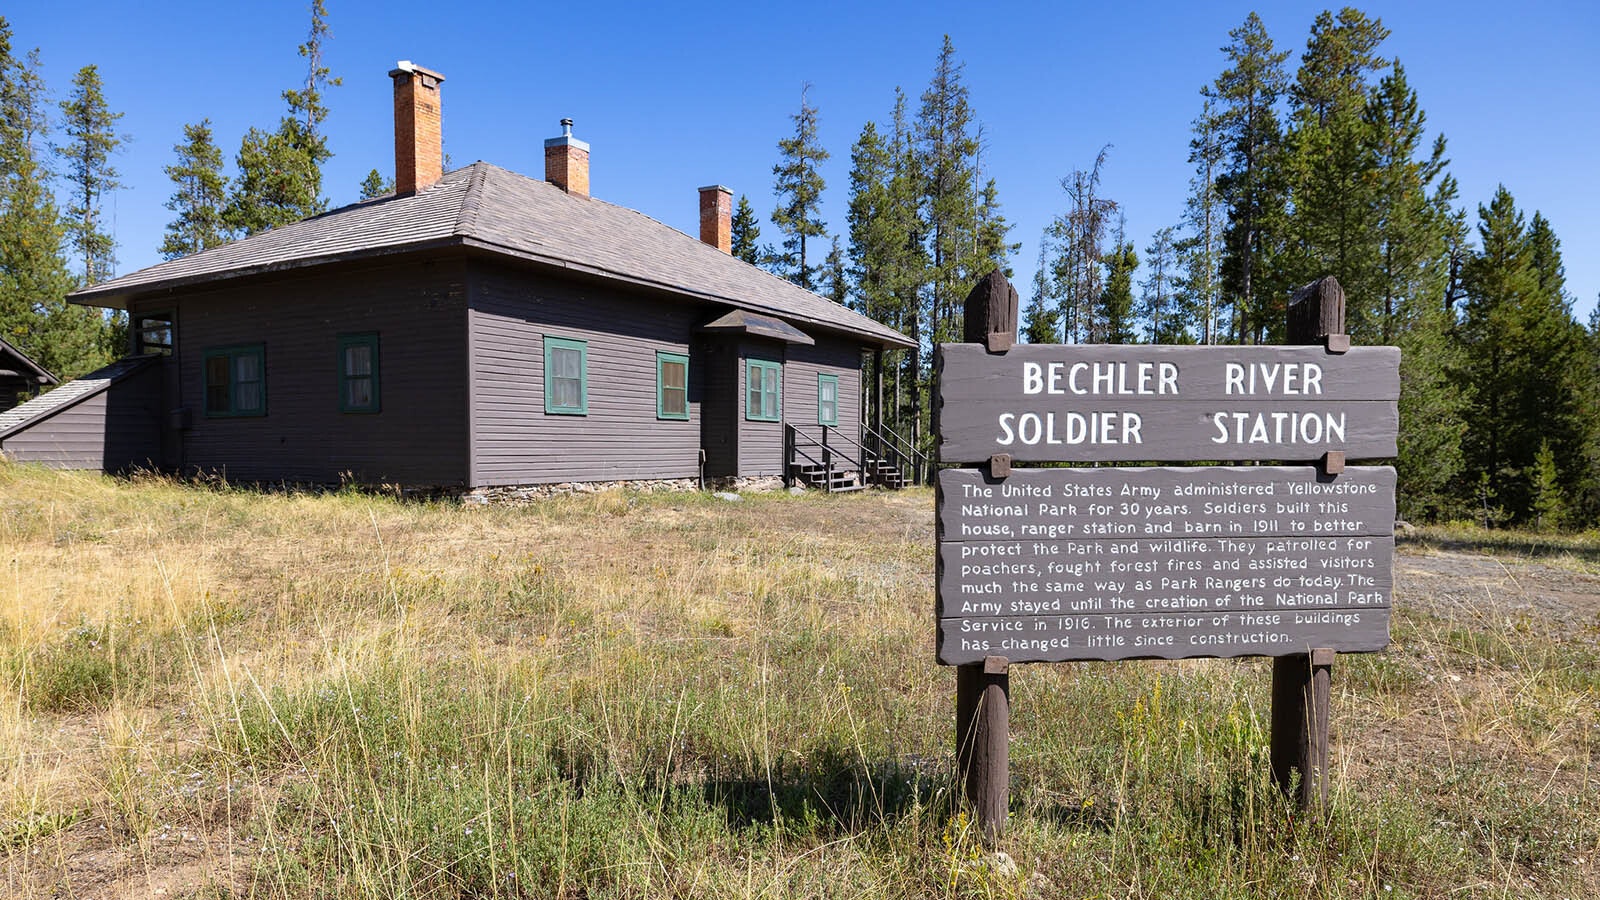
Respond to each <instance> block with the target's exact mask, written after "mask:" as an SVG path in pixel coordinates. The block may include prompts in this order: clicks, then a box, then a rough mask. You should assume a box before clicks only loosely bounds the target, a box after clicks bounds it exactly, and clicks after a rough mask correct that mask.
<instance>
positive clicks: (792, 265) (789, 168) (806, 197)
mask: <svg viewBox="0 0 1600 900" xmlns="http://www.w3.org/2000/svg"><path fill="white" fill-rule="evenodd" d="M810 88H811V86H810V85H809V84H808V85H806V86H805V87H804V88H802V89H801V91H800V111H799V112H798V113H795V114H794V116H792V117H791V118H793V119H794V136H793V137H787V138H784V139H782V140H780V141H778V164H777V165H775V166H773V167H772V174H773V176H774V177H775V178H776V179H777V180H776V182H775V183H774V184H773V187H772V192H773V194H775V195H777V197H778V207H777V208H776V209H774V210H773V211H772V224H774V225H776V226H778V230H779V231H781V232H783V234H784V239H783V252H782V253H780V254H778V257H777V266H778V271H779V272H780V273H781V274H782V275H783V276H784V277H786V278H788V279H789V280H790V281H792V282H794V283H795V284H797V285H799V286H800V287H803V288H805V289H806V290H808V291H809V290H811V289H812V287H813V286H814V285H815V284H816V278H815V274H816V272H815V269H816V267H815V266H813V265H812V263H811V262H810V261H809V260H808V259H807V256H806V239H807V238H814V237H822V236H823V235H824V234H826V233H827V226H826V225H825V224H824V223H823V221H822V217H821V206H822V192H823V190H824V189H825V188H826V187H827V182H825V181H824V180H823V178H822V173H821V171H820V170H819V168H818V167H819V166H821V165H822V163H824V162H826V161H827V160H828V156H829V154H828V151H827V150H825V149H823V147H822V145H821V144H820V143H818V142H817V108H816V107H815V106H812V105H811V103H810V101H809V100H808V99H807V97H806V95H807V93H808V92H809V91H810Z"/></svg>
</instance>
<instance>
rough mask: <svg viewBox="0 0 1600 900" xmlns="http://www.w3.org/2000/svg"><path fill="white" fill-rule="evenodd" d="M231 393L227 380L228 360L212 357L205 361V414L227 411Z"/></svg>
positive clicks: (221, 357) (223, 357) (222, 357)
mask: <svg viewBox="0 0 1600 900" xmlns="http://www.w3.org/2000/svg"><path fill="white" fill-rule="evenodd" d="M231 397H232V392H231V390H230V387H229V380H228V358H227V357H226V356H213V357H210V358H209V359H207V360H206V412H212V413H225V412H227V411H228V405H229V400H230V398H231Z"/></svg>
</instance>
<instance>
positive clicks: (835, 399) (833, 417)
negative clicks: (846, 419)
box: [817, 375, 839, 425]
mask: <svg viewBox="0 0 1600 900" xmlns="http://www.w3.org/2000/svg"><path fill="white" fill-rule="evenodd" d="M817 424H818V425H838V424H839V376H837V375H818V376H817Z"/></svg>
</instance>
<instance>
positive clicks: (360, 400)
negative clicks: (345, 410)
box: [344, 378, 372, 408]
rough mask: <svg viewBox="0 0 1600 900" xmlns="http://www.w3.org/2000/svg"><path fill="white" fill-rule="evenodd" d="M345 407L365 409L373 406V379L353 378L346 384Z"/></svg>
mask: <svg viewBox="0 0 1600 900" xmlns="http://www.w3.org/2000/svg"><path fill="white" fill-rule="evenodd" d="M344 391H345V394H344V404H345V406H350V407H356V408H365V407H368V406H371V405H372V379H370V378H352V379H350V380H349V381H346V382H345V383H344Z"/></svg>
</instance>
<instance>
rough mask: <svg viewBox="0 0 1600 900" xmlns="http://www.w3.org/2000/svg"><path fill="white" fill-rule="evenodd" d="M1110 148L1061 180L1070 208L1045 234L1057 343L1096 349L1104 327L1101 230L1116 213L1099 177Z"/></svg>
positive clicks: (1115, 204) (1116, 208)
mask: <svg viewBox="0 0 1600 900" xmlns="http://www.w3.org/2000/svg"><path fill="white" fill-rule="evenodd" d="M1109 150H1110V145H1107V146H1105V147H1102V148H1101V149H1100V153H1099V154H1098V155H1097V156H1096V157H1095V160H1094V165H1093V166H1092V167H1091V168H1088V169H1078V170H1076V171H1074V172H1073V173H1072V174H1071V175H1068V176H1066V177H1065V178H1062V179H1061V188H1062V190H1064V191H1066V194H1067V202H1068V204H1069V206H1068V209H1067V212H1066V213H1065V214H1063V215H1060V216H1057V217H1056V219H1055V221H1054V222H1052V223H1051V225H1050V226H1049V228H1048V229H1047V233H1046V235H1045V238H1044V240H1043V242H1042V243H1043V244H1044V245H1045V246H1048V247H1049V248H1050V250H1051V263H1050V269H1051V278H1052V280H1053V281H1054V282H1055V293H1056V295H1057V297H1058V298H1059V300H1060V304H1061V306H1060V310H1061V312H1060V319H1061V325H1062V340H1063V341H1065V342H1067V343H1084V342H1091V343H1100V342H1102V341H1104V340H1105V339H1106V329H1105V326H1106V321H1105V317H1104V315H1102V309H1101V307H1100V301H1101V296H1100V295H1101V291H1102V290H1103V286H1104V283H1105V282H1104V274H1105V267H1104V265H1103V263H1104V260H1105V240H1106V230H1107V227H1108V224H1109V222H1110V221H1111V217H1112V215H1114V214H1115V213H1116V212H1117V210H1118V209H1119V207H1118V206H1117V203H1116V201H1115V200H1111V199H1109V198H1106V197H1103V196H1101V195H1100V177H1101V176H1100V172H1101V170H1102V169H1103V168H1105V163H1106V153H1107V152H1108V151H1109Z"/></svg>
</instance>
